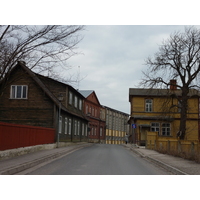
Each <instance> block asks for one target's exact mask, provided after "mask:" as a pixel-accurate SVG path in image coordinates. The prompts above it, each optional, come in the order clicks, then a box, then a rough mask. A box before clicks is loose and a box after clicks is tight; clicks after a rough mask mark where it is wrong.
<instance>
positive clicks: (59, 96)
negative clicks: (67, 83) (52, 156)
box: [57, 93, 63, 148]
mask: <svg viewBox="0 0 200 200" xmlns="http://www.w3.org/2000/svg"><path fill="white" fill-rule="evenodd" d="M62 100H63V94H61V93H60V94H59V95H58V101H59V110H58V133H57V148H58V147H59V140H60V135H59V132H60V111H61V101H62ZM61 123H62V122H61ZM61 125H62V124H61Z"/></svg>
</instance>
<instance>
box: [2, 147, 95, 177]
mask: <svg viewBox="0 0 200 200" xmlns="http://www.w3.org/2000/svg"><path fill="white" fill-rule="evenodd" d="M91 145H92V144H80V145H74V148H71V149H65V150H63V151H60V152H56V153H52V154H50V155H46V156H44V157H42V158H38V159H35V160H33V161H30V162H25V163H23V164H20V165H18V166H15V167H11V168H8V169H6V170H4V171H1V172H0V175H13V174H16V173H19V172H21V171H24V170H26V169H29V168H31V167H34V166H36V165H39V164H41V163H43V162H47V161H49V160H52V159H55V158H59V157H61V156H62V155H65V154H68V153H70V152H73V151H75V150H78V149H81V148H83V147H87V146H91Z"/></svg>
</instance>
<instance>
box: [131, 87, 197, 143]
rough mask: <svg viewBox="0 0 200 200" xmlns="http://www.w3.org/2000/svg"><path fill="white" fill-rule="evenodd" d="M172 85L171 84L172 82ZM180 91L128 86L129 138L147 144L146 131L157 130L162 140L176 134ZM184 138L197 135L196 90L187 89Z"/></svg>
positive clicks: (194, 138) (173, 88) (195, 138)
mask: <svg viewBox="0 0 200 200" xmlns="http://www.w3.org/2000/svg"><path fill="white" fill-rule="evenodd" d="M173 86H174V85H173ZM180 96H181V91H180V90H178V89H177V88H176V87H170V89H139V88H130V89H129V102H130V106H131V113H130V116H131V117H130V120H129V124H130V127H131V128H130V134H131V139H132V142H133V143H135V144H138V145H146V137H147V133H148V132H156V133H157V135H158V137H159V138H163V140H169V139H173V138H174V139H175V138H177V133H178V132H179V125H180V106H179V102H178V100H177V97H180ZM189 97H190V98H189V100H188V113H187V123H186V126H187V130H186V136H185V139H186V140H198V139H199V92H198V91H197V90H194V89H193V90H190V91H189Z"/></svg>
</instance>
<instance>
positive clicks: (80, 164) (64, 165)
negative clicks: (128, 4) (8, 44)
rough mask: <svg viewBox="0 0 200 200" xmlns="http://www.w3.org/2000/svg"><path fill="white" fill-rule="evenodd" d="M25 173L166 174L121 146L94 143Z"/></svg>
mask: <svg viewBox="0 0 200 200" xmlns="http://www.w3.org/2000/svg"><path fill="white" fill-rule="evenodd" d="M21 174H22V173H21ZM26 174H29V175H164V174H166V175H167V174H169V173H168V172H167V171H165V170H163V169H161V168H159V167H157V166H155V165H153V164H151V163H150V162H148V161H146V160H145V159H144V158H141V157H140V156H139V155H137V154H134V153H133V152H132V151H130V150H129V149H128V148H126V147H124V146H122V145H111V144H95V145H92V146H89V147H85V148H83V149H80V150H77V151H74V152H73V153H70V154H68V155H66V156H63V157H61V158H59V159H56V160H53V161H52V162H49V163H46V164H45V165H44V164H43V166H40V167H39V166H38V167H37V168H34V169H32V171H30V170H29V173H26Z"/></svg>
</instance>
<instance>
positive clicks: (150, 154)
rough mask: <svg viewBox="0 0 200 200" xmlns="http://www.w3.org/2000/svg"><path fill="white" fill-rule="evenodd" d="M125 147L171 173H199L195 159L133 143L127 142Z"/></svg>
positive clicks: (199, 165) (199, 169) (199, 168)
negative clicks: (168, 153)
mask: <svg viewBox="0 0 200 200" xmlns="http://www.w3.org/2000/svg"><path fill="white" fill-rule="evenodd" d="M125 146H126V145H125ZM127 147H128V148H130V150H132V151H133V152H135V153H137V154H138V155H140V156H141V157H143V158H146V159H148V160H150V161H151V162H154V163H156V164H158V165H160V166H161V167H163V168H165V169H167V170H169V171H171V172H172V173H173V174H177V175H200V164H198V163H196V162H195V161H190V160H186V159H183V158H179V157H174V156H171V155H167V154H162V153H158V152H157V151H154V150H150V149H146V148H145V147H136V146H135V145H133V144H127Z"/></svg>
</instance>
